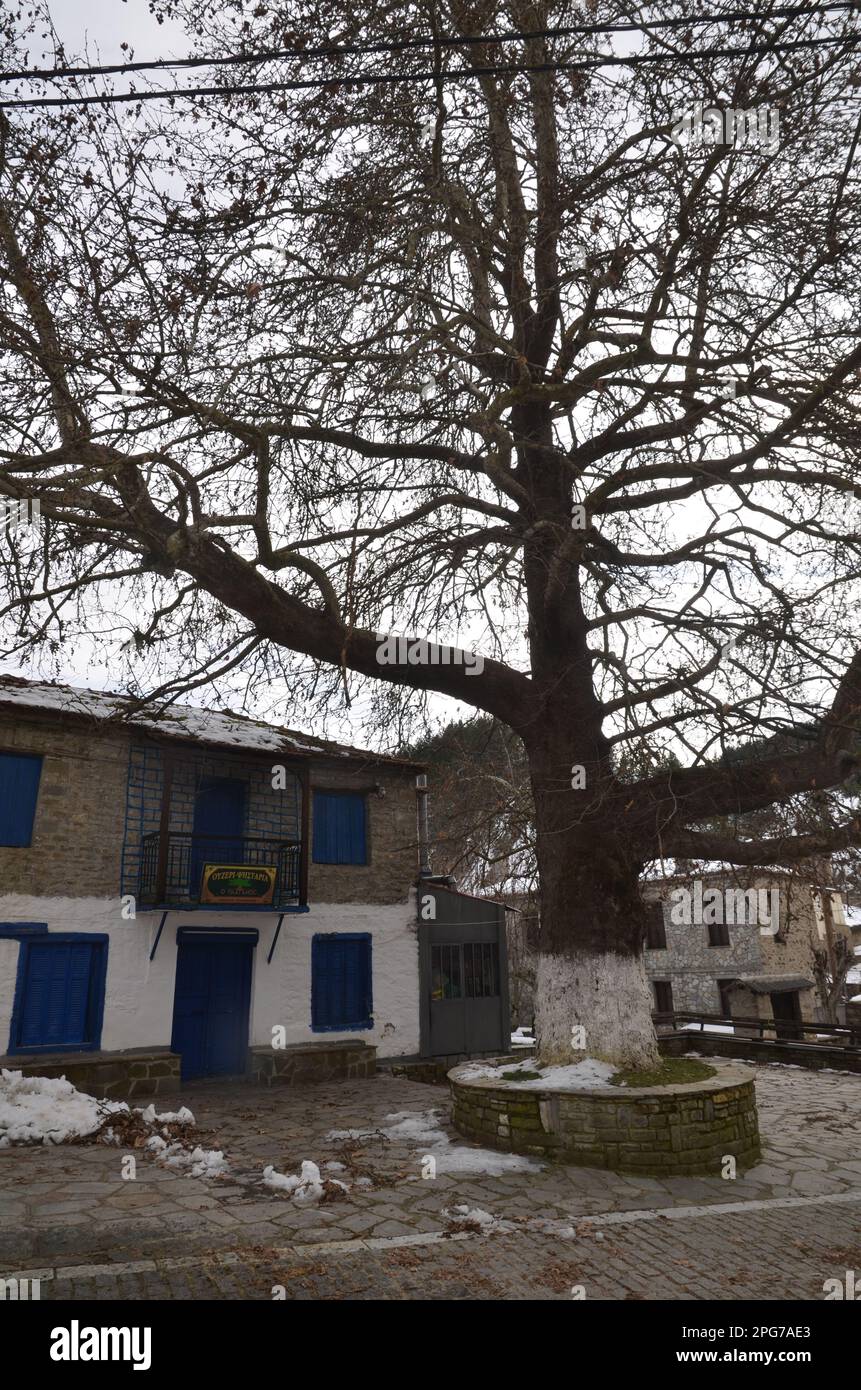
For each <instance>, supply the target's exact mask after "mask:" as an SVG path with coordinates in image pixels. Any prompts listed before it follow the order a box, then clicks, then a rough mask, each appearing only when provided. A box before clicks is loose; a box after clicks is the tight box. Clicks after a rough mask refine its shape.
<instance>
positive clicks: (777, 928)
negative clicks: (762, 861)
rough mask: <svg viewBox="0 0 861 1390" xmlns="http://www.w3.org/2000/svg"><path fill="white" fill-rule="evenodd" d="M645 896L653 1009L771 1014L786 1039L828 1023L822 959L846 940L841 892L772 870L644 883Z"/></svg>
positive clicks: (750, 1015)
mask: <svg viewBox="0 0 861 1390" xmlns="http://www.w3.org/2000/svg"><path fill="white" fill-rule="evenodd" d="M826 895H827V900H826ZM643 896H644V898H645V899H646V902H647V904H649V906H650V913H649V925H648V933H647V939H646V943H645V963H646V973H647V976H648V978H649V981H650V983H651V987H652V991H653V994H654V1001H655V1009H656V1011H657V1012H659V1013H664V1012H666V1013H669V1012H672V1011H673V1010H674V1009H675V1010H678V1011H680V1012H687V1013H701V1014H712V1015H720V1016H721V1017H723V1018H730V1017H736V1018H749V1019H760V1018H774V1019H775V1020H780V1021H781V1023H782V1024H783V1028H782V1029H781V1030H779V1031H782V1032H784V1033H785V1034H786V1035H787V1036H789V1035H791V1033H792V1024H793V1023H798V1022H804V1023H808V1022H809V1023H813V1022H825V1021H827V1013H826V1010H825V1005H824V1001H823V999H822V998H821V995H820V989H821V972H822V964H823V962H825V963H826V968H827V963H828V962H829V961H833V959H834V951H835V941H836V938H837V937H838V936H843V937H845V938H846V939H847V941H851V936H850V932H849V928H848V926H847V924H846V919H845V916H844V912H843V904H842V900H841V898H840V895H839V893H837V892H836V891H834V890H833V889H818V888H816V887H815V886H814V885H813V884H811V883H809V882H805V881H804V880H803V879H802V878H801V877H800V876H797V875H792V874H789V873H783V872H780V871H779V870H769V871H767V872H766V871H762V872H759V871H757V872H746V873H745V874H744V876H743V877H742V876H741V874H740V873H736V874H733V873H727V872H724V873H710V874H701V875H699V876H698V877H694V876H692V875H678V876H675V877H672V878H663V879H657V880H649V881H648V882H646V883H645V884H644V885H643ZM737 1031H739V1030H737Z"/></svg>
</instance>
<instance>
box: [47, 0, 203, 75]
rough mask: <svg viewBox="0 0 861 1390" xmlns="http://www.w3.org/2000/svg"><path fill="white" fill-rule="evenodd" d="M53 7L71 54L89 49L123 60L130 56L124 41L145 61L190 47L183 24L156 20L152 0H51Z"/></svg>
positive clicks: (106, 57) (94, 53)
mask: <svg viewBox="0 0 861 1390" xmlns="http://www.w3.org/2000/svg"><path fill="white" fill-rule="evenodd" d="M49 8H50V11H51V15H52V17H53V20H54V25H55V27H56V29H57V32H58V34H59V36H60V38H61V40H62V42H63V44H64V46H65V48H66V50H67V52H68V53H69V54H72V53H83V51H84V49H85V48H86V49H87V50H88V51H89V55H90V57H92V58H100V59H101V60H102V62H105V63H121V62H122V61H123V59H124V58H125V59H127V58H128V54H127V53H124V52H123V50H122V49H121V48H120V44H121V43H127V44H129V45H130V46H131V47H132V48H134V50H135V57H136V58H138V59H141V60H143V59H148V58H175V57H177V55H179V54H182V53H184V52H185V51H187V48H188V44H187V42H186V39H185V35H184V32H183V30H182V29H181V27H180V26H179V25H176V24H173V25H171V24H169V23H168V22H165V23H164V24H158V23H156V20H155V18H154V16H153V15H152V14H151V13H150V8H149V4H148V0H51V3H50V6H49ZM33 56H34V57H35V54H34V55H33Z"/></svg>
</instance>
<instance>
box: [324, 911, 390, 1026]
mask: <svg viewBox="0 0 861 1390" xmlns="http://www.w3.org/2000/svg"><path fill="white" fill-rule="evenodd" d="M371 978H372V977H371V936H370V933H369V932H340V933H336V934H332V935H325V936H315V937H314V938H313V940H312V943H311V1026H312V1028H313V1029H314V1030H315V1031H317V1032H336V1031H340V1030H344V1029H350V1028H373V1026H374V1020H373V1000H372V997H371Z"/></svg>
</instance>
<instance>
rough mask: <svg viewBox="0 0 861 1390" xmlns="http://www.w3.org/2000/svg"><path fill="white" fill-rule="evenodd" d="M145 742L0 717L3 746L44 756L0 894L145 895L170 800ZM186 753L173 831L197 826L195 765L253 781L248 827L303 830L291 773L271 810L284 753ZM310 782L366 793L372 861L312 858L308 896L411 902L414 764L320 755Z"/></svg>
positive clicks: (4, 855)
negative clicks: (27, 834)
mask: <svg viewBox="0 0 861 1390" xmlns="http://www.w3.org/2000/svg"><path fill="white" fill-rule="evenodd" d="M131 745H133V746H131ZM143 747H144V741H143V740H141V739H140V738H138V737H134V739H133V737H132V736H131V735H129V733H127V732H126V731H125V730H121V729H117V728H115V727H114V728H110V729H109V728H105V727H104V726H101V725H99V723H98V722H96V721H93V723H92V725H91V726H89V727H88V726H82V725H80V724H77V723H76V724H74V725H73V724H72V723H71V722H70V723H69V724H68V725H63V724H61V723H60V722H59V721H58V722H57V723H49V722H48V721H46V720H44V719H42V718H39V717H32V718H28V716H27V712H26V711H16V712H15V714H14V715H13V714H11V713H7V712H3V713H0V750H5V751H7V752H21V753H39V754H42V756H43V759H44V761H43V764H42V776H41V782H40V785H39V795H38V801H37V805H36V817H35V821H34V826H33V837H32V844H31V845H30V846H29V847H23V848H11V847H4V846H0V895H2V894H12V893H21V894H26V895H31V896H32V895H36V896H45V897H59V896H66V897H109V896H110V897H113V896H117V897H119V894H120V891H123V892H125V893H134V892H135V891H136V887H137V874H138V866H139V854H140V840H141V836H142V835H143V834H144V833H146V832H147V831H151V830H157V829H158V825H159V816H160V808H161V779H162V767H161V760H162V752H161V748H160V747H159V746H158V745H148V746H147V747H146V755H145V756H144V753H143V751H142V750H143ZM181 757H182V762H181V763H180V764H179V766H178V769H177V781H176V804H175V806H174V808H173V811H172V817H171V825H172V828H173V829H175V830H179V829H184V830H185V829H191V811H190V809H189V808H190V806H191V804H192V802H191V799H190V798H192V797H193V783H194V778H195V775H196V774H195V770H194V769H195V762H197V765H198V767H199V768H200V769H202V770H203V772H204V773H205V775H231V774H232V775H237V776H246V775H247V776H248V777H249V783H250V789H249V815H250V817H251V820H250V821H249V825H248V827H247V829H246V833H248V834H258V835H269V834H276V835H279V836H280V835H284V836H285V838H290V837H291V836H292V835H293V833H294V832H298V814H297V813H298V807H299V805H300V798H299V794H298V789H297V788H295V786H294V785H293V783H292V782H291V781H290V774H289V772H288V782H289V783H290V785H289V786H288V790H287V791H286V792H283V793H281V792H271V797H272V807H271V813H270V809H269V803H268V801H267V797H266V795H265V787H266V783H267V778H271V764H274V763H275V762H277V757H275V756H273V757H272V758H271V763H270V762H269V761H267V762H266V764H265V765H264V764H263V762H262V761H260V762H259V763H255V762H254V761H253V760H242V761H237V760H232V759H231V760H228V759H227V758H226V757H225V758H219V755H218V753H217V752H212V751H210V750H208V749H207V748H205V747H203V746H201V748H200V750H199V753H197V751H196V750H189V749H187V748H183V749H182V753H181ZM311 784H312V788H314V787H319V788H320V789H321V790H324V789H325V790H328V789H331V790H341V791H350V790H353V789H355V790H357V791H362V792H363V793H365V794H366V802H367V814H368V863H367V864H361V865H360V864H315V863H314V862H313V859H312V861H311V863H310V864H309V900H310V901H311V902H324V903H349V902H366V903H369V902H373V903H400V902H403V901H404V899H405V897H406V895H407V892H408V889H409V885H410V883H411V882H413V880H414V879H415V876H416V871H417V841H416V796H415V778H414V772H413V770H412V769H410V768H407V767H404V768H400V767H397V766H394V765H387V764H372V763H368V764H363V763H361V762H358V761H354V760H352V759H351V760H349V761H348V760H347V759H346V758H345V759H344V760H343V765H338V766H332V765H330V764H329V763H322V762H321V763H319V764H316V763H312V767H311ZM270 785H271V782H270ZM375 786H379V787H380V788H382V789H383V791H384V795H383V796H379V795H377V793H376V791H375V790H374V788H375ZM276 802H277V805H276ZM276 822H277V825H276ZM127 823H128V834H126V825H127ZM124 840H125V841H126V843H125V853H124Z"/></svg>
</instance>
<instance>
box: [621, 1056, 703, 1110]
mask: <svg viewBox="0 0 861 1390" xmlns="http://www.w3.org/2000/svg"><path fill="white" fill-rule="evenodd" d="M716 1075H717V1073H716V1071H715V1069H714V1067H709V1066H707V1065H706V1063H705V1062H699V1061H696V1060H695V1059H694V1058H691V1057H665V1058H664V1060H663V1062H662V1063H661V1065H660V1066H659V1067H653V1068H652V1070H651V1071H617V1072H616V1075H615V1076H613V1077H611V1079H610V1084H611V1086H684V1085H687V1084H689V1083H690V1082H692V1081H707V1080H708V1078H709V1077H710V1076H716ZM694 1104H696V1102H694Z"/></svg>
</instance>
